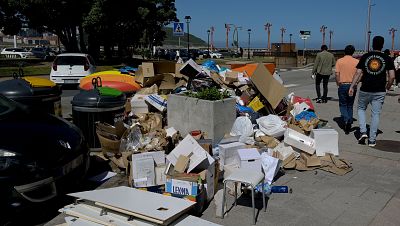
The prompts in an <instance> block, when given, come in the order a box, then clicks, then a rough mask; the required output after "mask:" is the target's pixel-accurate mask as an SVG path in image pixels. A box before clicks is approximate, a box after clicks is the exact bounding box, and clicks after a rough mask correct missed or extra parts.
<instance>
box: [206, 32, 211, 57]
mask: <svg viewBox="0 0 400 226" xmlns="http://www.w3.org/2000/svg"><path fill="white" fill-rule="evenodd" d="M210 32H211V31H210V30H207V58H208V56H209V55H210Z"/></svg>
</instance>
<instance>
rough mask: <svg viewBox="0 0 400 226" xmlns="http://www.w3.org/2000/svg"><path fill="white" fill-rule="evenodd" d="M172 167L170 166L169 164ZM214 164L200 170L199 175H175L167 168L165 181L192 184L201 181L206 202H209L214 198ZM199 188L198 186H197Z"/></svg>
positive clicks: (173, 171) (170, 168)
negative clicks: (170, 180) (172, 180)
mask: <svg viewBox="0 0 400 226" xmlns="http://www.w3.org/2000/svg"><path fill="white" fill-rule="evenodd" d="M171 165H172V164H171ZM215 166H216V163H215V162H213V163H212V164H210V165H209V166H208V167H207V168H206V169H205V170H202V171H201V172H199V173H176V172H175V170H174V169H172V168H173V166H171V167H167V169H166V172H167V173H166V174H167V181H168V179H175V180H181V181H189V182H193V183H197V184H198V183H199V181H201V185H202V186H203V187H204V188H205V190H206V194H207V200H208V201H211V199H212V198H213V197H214V194H215V189H216V186H217V184H216V183H215V182H216V180H215V177H216V168H215ZM198 187H199V188H200V186H199V185H198Z"/></svg>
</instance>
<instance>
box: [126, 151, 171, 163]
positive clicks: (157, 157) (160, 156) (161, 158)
mask: <svg viewBox="0 0 400 226" xmlns="http://www.w3.org/2000/svg"><path fill="white" fill-rule="evenodd" d="M145 157H151V158H153V160H154V162H155V164H156V166H165V165H166V163H165V152H164V151H151V152H143V153H137V154H133V155H132V159H134V158H145Z"/></svg>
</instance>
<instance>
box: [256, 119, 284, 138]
mask: <svg viewBox="0 0 400 226" xmlns="http://www.w3.org/2000/svg"><path fill="white" fill-rule="evenodd" d="M256 121H257V123H258V125H259V127H260V130H261V131H262V132H263V133H265V134H267V135H268V136H271V137H281V136H283V134H284V133H285V131H286V126H287V124H286V122H285V121H282V119H281V118H279V116H277V115H268V116H264V117H261V118H259V119H257V120H256Z"/></svg>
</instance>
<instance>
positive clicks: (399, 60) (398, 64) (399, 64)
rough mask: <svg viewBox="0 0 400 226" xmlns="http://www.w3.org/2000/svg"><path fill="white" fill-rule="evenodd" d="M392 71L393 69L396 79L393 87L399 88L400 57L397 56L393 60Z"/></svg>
mask: <svg viewBox="0 0 400 226" xmlns="http://www.w3.org/2000/svg"><path fill="white" fill-rule="evenodd" d="M394 69H395V77H396V83H395V85H396V86H397V87H396V88H399V84H400V55H398V56H397V57H396V58H395V59H394Z"/></svg>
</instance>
